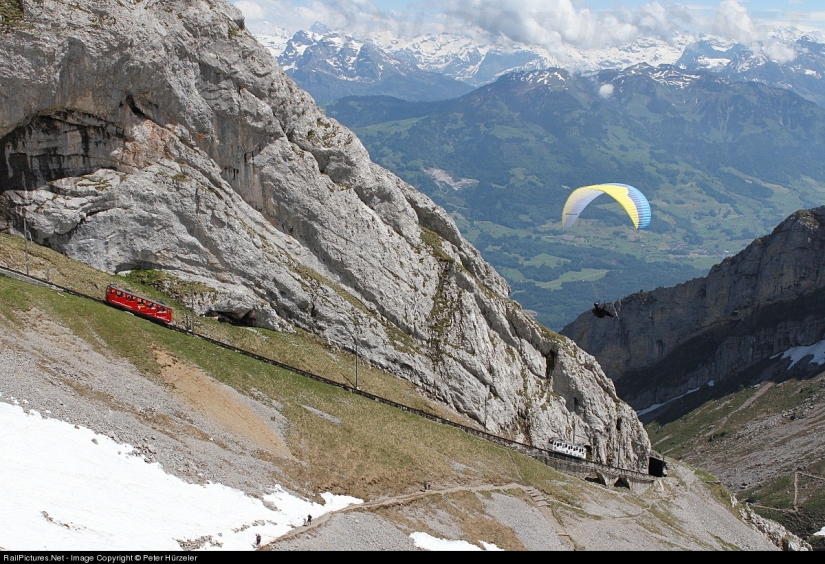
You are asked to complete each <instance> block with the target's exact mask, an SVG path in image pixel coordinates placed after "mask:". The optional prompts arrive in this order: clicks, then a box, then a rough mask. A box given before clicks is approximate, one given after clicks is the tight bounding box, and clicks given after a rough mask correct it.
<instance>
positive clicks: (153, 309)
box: [106, 284, 173, 323]
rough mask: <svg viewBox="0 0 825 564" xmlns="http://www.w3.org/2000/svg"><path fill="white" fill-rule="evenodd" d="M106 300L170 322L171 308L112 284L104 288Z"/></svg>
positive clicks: (144, 315) (146, 315)
mask: <svg viewBox="0 0 825 564" xmlns="http://www.w3.org/2000/svg"><path fill="white" fill-rule="evenodd" d="M106 301H107V302H109V303H110V304H112V305H114V306H116V307H119V308H122V309H125V310H128V311H131V312H134V313H136V314H138V315H142V316H143V317H148V318H149V319H156V320H157V321H162V322H163V323H172V313H173V312H172V308H171V307H169V306H167V305H164V304H162V303H159V302H156V301H154V300H150V299H149V298H144V297H143V296H139V295H137V294H135V293H134V292H130V291H128V290H124V289H122V288H118V287H117V286H114V285H112V284H109V287H108V288H106Z"/></svg>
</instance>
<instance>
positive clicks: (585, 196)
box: [561, 184, 650, 229]
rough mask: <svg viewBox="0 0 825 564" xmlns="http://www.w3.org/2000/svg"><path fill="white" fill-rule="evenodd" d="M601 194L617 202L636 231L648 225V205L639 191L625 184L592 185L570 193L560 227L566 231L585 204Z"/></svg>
mask: <svg viewBox="0 0 825 564" xmlns="http://www.w3.org/2000/svg"><path fill="white" fill-rule="evenodd" d="M601 194H608V195H609V196H612V197H613V199H614V200H616V201H617V202H619V204H621V206H622V207H623V208H624V211H626V212H627V215H629V216H630V220H631V221H632V222H633V226H634V227H635V228H636V229H644V228H646V227H647V226H648V225H650V203H649V202H648V201H647V198H645V196H644V194H642V193H641V192H639V190H637V189H636V188H634V187H633V186H628V185H627V184H594V185H593V186H582V187H581V188H576V189H575V190H573V191H572V192H571V193H570V196H569V197H568V198H567V201H566V202H565V203H564V211H562V214H561V218H562V226H563V227H564V228H565V229H566V228H568V227H570V226H571V225H573V223H575V222H576V220H577V219H578V218H579V214H580V213H581V212H582V211H583V210H584V208H586V207H587V204H589V203H590V202H592V201H593V200H595V199H596V197H598V196H600V195H601Z"/></svg>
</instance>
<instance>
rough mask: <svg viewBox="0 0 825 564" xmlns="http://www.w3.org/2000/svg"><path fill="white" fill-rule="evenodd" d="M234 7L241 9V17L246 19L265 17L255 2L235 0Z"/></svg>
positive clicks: (262, 10)
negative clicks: (236, 0)
mask: <svg viewBox="0 0 825 564" xmlns="http://www.w3.org/2000/svg"><path fill="white" fill-rule="evenodd" d="M235 7H236V8H238V9H239V10H240V11H241V13H242V14H243V17H244V18H245V19H247V20H262V19H264V18H266V14H265V13H264V9H263V8H262V7H261V5H260V4H258V3H257V2H248V1H246V0H242V1H241V2H235Z"/></svg>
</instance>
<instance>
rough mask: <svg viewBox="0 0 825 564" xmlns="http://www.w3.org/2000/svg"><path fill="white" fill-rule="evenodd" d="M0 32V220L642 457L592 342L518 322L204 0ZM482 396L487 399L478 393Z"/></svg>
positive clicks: (76, 16) (619, 453) (527, 429)
mask: <svg viewBox="0 0 825 564" xmlns="http://www.w3.org/2000/svg"><path fill="white" fill-rule="evenodd" d="M21 6H22V7H23V18H22V20H20V21H18V22H16V23H15V24H14V25H11V26H9V29H8V30H6V33H0V192H1V194H2V195H0V228H2V229H5V230H7V231H10V232H13V233H17V234H21V233H22V232H23V230H24V229H26V230H28V232H30V234H31V236H32V238H33V239H34V240H36V241H37V242H39V243H42V244H46V245H49V246H51V247H52V248H54V249H57V250H59V251H61V252H63V253H65V254H67V255H68V256H70V257H72V258H75V259H78V260H81V261H83V262H86V263H88V264H90V265H92V266H94V267H96V268H99V269H102V270H105V271H108V272H113V273H118V272H124V271H128V270H133V269H155V270H160V271H164V272H165V273H166V274H167V275H172V276H175V277H178V278H181V279H184V280H187V281H192V282H197V283H198V287H201V288H206V290H204V291H202V292H198V293H197V295H193V296H189V299H190V300H191V301H190V303H191V304H192V306H193V307H194V309H195V310H196V311H197V312H198V313H200V314H209V315H220V316H223V317H224V318H227V319H231V320H233V321H235V322H239V323H248V324H253V325H256V326H261V327H267V328H270V329H274V330H278V331H290V330H294V329H295V328H301V329H305V330H308V331H311V332H314V333H316V334H319V335H322V336H324V337H325V338H326V339H327V340H328V341H329V342H330V343H333V344H335V345H338V346H340V347H342V348H347V349H350V350H351V349H353V348H354V347H355V346H356V343H357V346H358V350H359V353H360V354H362V356H363V357H365V358H366V359H367V360H368V361H369V362H371V363H373V364H375V365H377V366H380V367H382V368H384V369H386V370H388V371H391V372H393V373H395V374H398V375H399V376H402V377H404V378H407V379H409V380H410V381H412V382H414V383H415V384H417V385H418V386H419V387H420V388H421V389H422V390H423V391H424V392H425V393H427V394H430V395H431V396H433V397H435V398H437V399H439V400H441V401H443V402H445V403H447V404H449V405H450V406H452V407H454V408H455V409H457V410H459V411H461V412H463V413H465V414H468V415H469V416H471V417H473V418H475V419H476V420H477V421H479V422H482V421H483V419H484V417H485V415H484V414H485V412H486V423H487V427H488V428H490V429H491V430H493V431H495V432H497V433H501V434H503V435H507V436H510V437H513V438H517V439H521V440H524V441H528V442H530V443H533V444H536V445H542V446H543V445H545V444H546V442H547V440H548V439H549V438H550V437H552V436H561V437H563V438H571V437H572V436H573V434H574V433H575V436H576V437H577V439H578V440H579V442H582V441H586V442H588V443H589V444H590V445H591V447H592V452H593V457H594V459H595V460H598V461H602V462H607V463H613V464H617V465H619V466H623V467H627V468H635V469H640V470H644V469H646V467H647V454H648V450H649V443H648V440H647V435H646V433H645V431H644V429H643V428H642V427H641V424H640V422H639V421H638V418H637V417H636V416H635V414H634V413H633V411H632V410H631V409H630V407H629V406H627V405H626V404H625V403H623V402H621V401H620V400H619V399H618V397H617V396H616V393H615V390H614V386H613V383H612V382H611V381H610V380H609V379H607V378H606V377H605V376H604V374H603V373H602V371H601V369H600V368H599V366H598V364H597V363H596V362H595V360H594V359H593V358H592V357H591V356H590V355H588V354H586V353H584V352H583V351H581V350H579V349H578V348H577V347H576V346H575V345H574V344H573V343H572V342H570V341H569V340H567V339H566V338H564V337H560V336H558V335H556V334H554V333H552V332H550V331H548V330H547V329H545V328H543V327H541V326H540V325H538V324H537V323H535V322H534V321H533V320H532V319H531V318H530V317H528V316H527V315H525V314H524V313H523V311H522V310H521V308H520V307H519V306H518V304H516V303H514V302H512V301H510V300H509V299H508V297H507V295H508V292H509V288H508V286H507V284H506V283H505V281H504V280H503V279H502V278H501V277H500V276H499V275H498V274H497V273H496V272H495V271H494V270H493V269H492V268H491V267H490V266H489V265H488V264H487V263H486V262H484V261H483V260H482V259H481V257H480V255H479V253H478V251H477V250H476V249H474V248H473V247H472V246H471V245H470V244H469V243H468V242H467V241H466V240H464V239H463V238H462V236H461V235H460V233H459V231H458V229H457V228H456V226H455V224H454V222H453V221H452V219H451V218H450V217H449V215H448V214H447V213H446V212H445V211H444V210H442V209H441V208H439V207H437V206H436V205H435V204H434V203H433V202H432V201H430V200H429V199H428V198H427V197H426V196H424V195H422V194H420V193H418V192H416V191H415V190H414V189H413V188H412V187H410V186H408V185H407V184H405V183H403V182H402V181H401V180H399V179H398V178H397V177H395V176H393V175H392V174H391V173H389V172H387V171H386V170H383V169H381V168H380V167H378V166H376V165H375V164H373V163H372V162H370V159H369V155H368V154H367V151H366V150H365V149H364V147H363V146H362V145H361V143H360V142H359V141H358V139H357V138H356V137H355V136H354V135H353V134H352V133H351V132H350V131H348V130H347V129H346V128H344V127H342V126H341V125H339V124H338V123H337V122H335V121H334V120H332V119H330V118H328V117H326V116H325V115H324V113H323V112H322V111H321V110H320V109H319V108H317V107H316V106H315V104H314V102H313V101H312V100H311V99H310V98H309V97H308V96H307V95H306V94H305V93H304V92H302V91H301V90H299V89H298V88H296V87H295V85H294V83H293V82H292V81H291V80H290V79H289V78H288V77H286V76H285V75H284V74H283V72H281V70H280V69H279V68H278V67H277V65H276V64H275V62H274V61H273V60H272V57H271V55H270V54H269V53H268V51H267V50H266V49H265V48H264V47H262V46H260V45H259V44H258V43H257V42H256V41H255V40H254V39H253V38H252V36H251V35H250V34H249V33H248V32H247V30H246V29H245V27H244V21H243V18H242V16H241V14H240V12H238V11H237V10H236V9H235V8H233V7H232V6H230V5H229V4H227V3H225V2H223V1H218V0H195V1H191V0H187V1H184V0H164V1H163V2H160V1H154V0H145V1H138V0H131V1H130V0H120V1H114V0H112V1H102V0H94V1H93V0H77V1H75V2H71V3H69V2H62V1H58V0H42V1H39V0H38V1H34V0H23V1H22V3H21ZM485 406H486V410H485Z"/></svg>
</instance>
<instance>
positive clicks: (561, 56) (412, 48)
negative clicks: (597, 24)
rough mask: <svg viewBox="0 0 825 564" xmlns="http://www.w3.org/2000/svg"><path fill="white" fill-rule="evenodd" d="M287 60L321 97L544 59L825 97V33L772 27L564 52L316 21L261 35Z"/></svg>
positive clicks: (390, 90)
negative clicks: (755, 32)
mask: <svg viewBox="0 0 825 564" xmlns="http://www.w3.org/2000/svg"><path fill="white" fill-rule="evenodd" d="M256 37H257V39H258V40H259V41H260V42H261V43H263V44H264V45H266V46H267V47H268V48H269V49H270V51H271V52H272V54H273V55H274V56H275V58H276V59H277V60H278V62H279V63H280V64H281V66H282V67H283V68H284V70H285V71H286V72H287V74H289V75H290V76H292V77H293V79H295V80H296V82H298V84H299V85H300V86H302V87H303V88H305V89H306V90H307V91H309V92H310V93H311V94H312V95H313V96H315V97H316V99H318V100H319V101H320V102H326V101H330V100H334V99H337V98H341V97H343V96H347V95H390V96H396V97H398V98H402V99H405V100H411V101H421V100H439V99H446V98H452V97H457V96H460V95H462V94H464V93H466V92H469V91H470V90H471V89H473V88H477V87H479V86H482V85H484V84H488V83H491V82H493V81H495V80H497V79H498V78H499V77H501V76H502V75H504V74H507V73H512V72H527V71H533V70H542V69H548V68H563V69H566V70H568V71H570V72H574V73H581V74H592V73H596V72H598V71H602V70H621V69H625V68H628V67H632V66H635V65H638V64H641V63H646V64H649V65H652V66H659V65H674V66H676V67H678V68H680V69H683V70H687V71H699V70H705V71H711V72H715V73H719V74H720V75H722V76H723V77H725V78H726V79H728V80H731V81H736V82H739V81H758V82H763V83H765V84H768V85H770V86H776V87H781V88H785V89H790V90H794V91H796V92H797V93H798V94H800V95H801V96H803V97H805V98H807V99H809V100H812V101H814V102H816V103H818V104H820V105H825V85H823V77H825V35H823V34H806V33H803V32H801V31H799V30H797V29H794V28H783V29H778V30H776V31H775V32H773V33H772V34H770V35H769V36H767V38H766V40H765V41H763V42H762V43H759V44H755V45H752V46H745V45H742V44H740V43H737V42H735V41H731V40H728V39H725V38H722V37H716V36H708V35H700V36H692V35H679V34H676V35H674V36H673V37H672V38H671V39H670V40H669V41H665V40H663V39H658V38H640V39H637V40H636V41H634V42H633V43H630V44H628V45H625V46H621V47H615V46H611V47H604V48H599V49H587V50H580V49H576V48H574V47H572V46H566V47H565V51H564V52H562V53H559V52H556V53H551V52H550V51H549V50H548V49H546V48H543V47H540V46H534V45H524V44H518V43H511V44H509V45H507V46H494V45H489V44H484V43H481V42H480V41H477V40H474V39H472V38H470V37H466V36H461V35H457V34H447V33H444V34H426V35H420V36H417V37H413V38H400V37H395V36H393V35H391V34H390V33H389V32H382V33H374V34H371V35H370V36H369V37H356V36H354V35H352V34H349V33H347V32H345V31H341V30H336V31H332V30H329V29H327V28H326V27H324V26H323V25H321V24H316V25H314V26H312V27H311V28H310V29H309V30H301V31H298V32H297V33H294V34H289V33H288V32H286V31H285V30H280V29H273V30H271V32H270V33H269V34H266V35H263V34H261V35H257V36H256Z"/></svg>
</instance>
